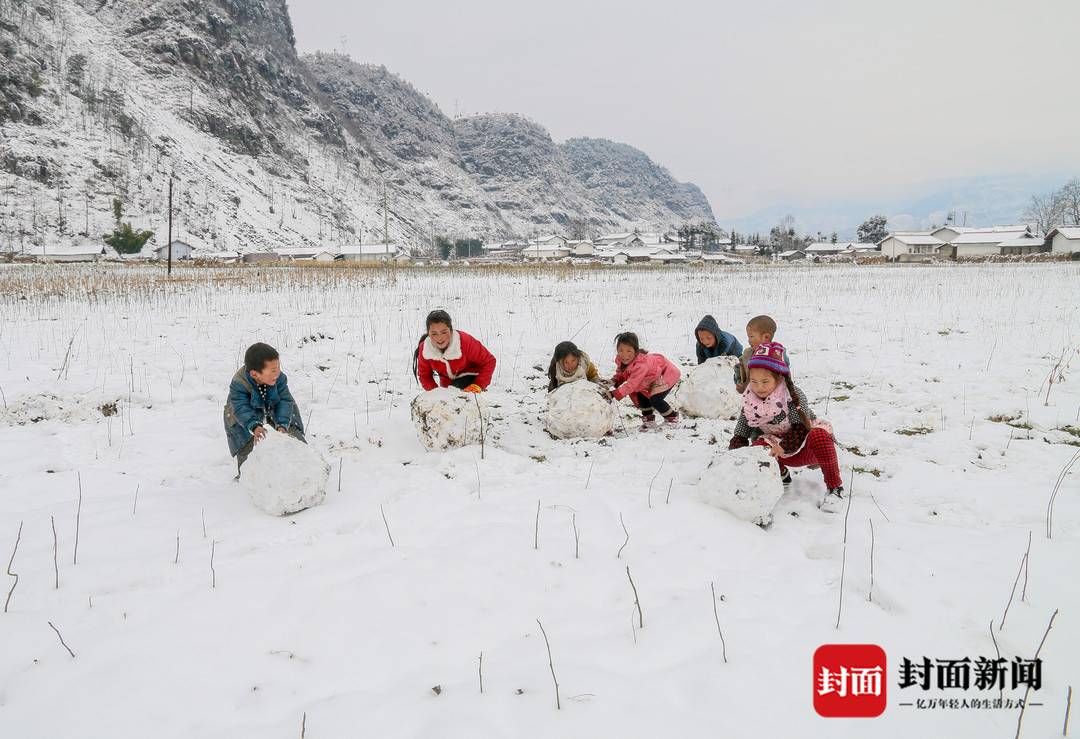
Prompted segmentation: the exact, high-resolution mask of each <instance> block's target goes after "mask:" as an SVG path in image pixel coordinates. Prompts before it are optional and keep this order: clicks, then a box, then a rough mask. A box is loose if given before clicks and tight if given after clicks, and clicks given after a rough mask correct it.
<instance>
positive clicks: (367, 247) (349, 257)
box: [336, 243, 405, 264]
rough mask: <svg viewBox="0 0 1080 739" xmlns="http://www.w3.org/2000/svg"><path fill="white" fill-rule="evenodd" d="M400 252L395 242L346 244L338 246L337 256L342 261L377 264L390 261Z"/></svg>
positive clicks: (401, 251)
mask: <svg viewBox="0 0 1080 739" xmlns="http://www.w3.org/2000/svg"><path fill="white" fill-rule="evenodd" d="M401 253H405V252H404V251H403V250H401V249H399V248H398V246H397V244H394V243H389V244H347V245H345V246H342V247H339V248H338V250H337V257H336V259H339V260H341V261H343V262H360V263H362V264H377V263H379V262H391V261H394V259H395V258H396V257H397V256H398V255H399V254H401Z"/></svg>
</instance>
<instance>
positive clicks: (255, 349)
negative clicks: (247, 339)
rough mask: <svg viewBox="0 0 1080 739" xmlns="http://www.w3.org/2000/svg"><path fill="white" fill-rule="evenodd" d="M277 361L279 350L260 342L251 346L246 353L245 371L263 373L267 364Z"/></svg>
mask: <svg viewBox="0 0 1080 739" xmlns="http://www.w3.org/2000/svg"><path fill="white" fill-rule="evenodd" d="M275 359H279V356H278V351H277V349H275V348H274V347H272V346H270V345H269V344H263V343H262V342H261V341H260V342H259V343H257V344H252V345H251V346H249V347H248V348H247V351H246V352H244V369H246V370H248V371H249V372H262V371H263V367H265V366H266V363H267V362H272V361H274V360H275Z"/></svg>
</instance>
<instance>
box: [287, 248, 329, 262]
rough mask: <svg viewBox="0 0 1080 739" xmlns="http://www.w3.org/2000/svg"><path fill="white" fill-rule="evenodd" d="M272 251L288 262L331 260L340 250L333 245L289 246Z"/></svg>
mask: <svg viewBox="0 0 1080 739" xmlns="http://www.w3.org/2000/svg"><path fill="white" fill-rule="evenodd" d="M274 253H275V254H277V255H278V257H280V258H281V259H283V260H286V261H290V262H332V261H334V260H335V259H337V256H338V254H340V253H341V251H340V249H339V248H338V247H335V246H331V247H325V246H291V247H283V248H281V249H274Z"/></svg>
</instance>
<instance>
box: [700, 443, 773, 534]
mask: <svg viewBox="0 0 1080 739" xmlns="http://www.w3.org/2000/svg"><path fill="white" fill-rule="evenodd" d="M698 490H699V491H700V494H701V498H702V500H704V501H705V502H706V503H708V504H709V505H714V506H716V507H717V508H721V509H723V510H725V511H727V512H728V513H730V514H731V515H733V516H735V518H738V519H740V520H743V521H749V522H750V523H755V524H757V525H759V526H767V525H769V524H770V523H772V511H773V508H775V507H776V504H777V503H778V502H779V501H780V498H781V496H783V494H784V484H783V483H782V482H781V481H780V469H779V467H778V465H777V463H776V460H775V459H773V458H772V457H770V456H769V452H768V451H767V450H766V449H765V448H764V447H753V446H752V447H743V448H742V449H732V450H729V451H724V452H720V453H719V454H717V455H716V456H715V457H713V459H712V461H711V462H709V466H708V468H706V470H705V472H704V474H703V475H702V476H701V480H700V481H699V482H698Z"/></svg>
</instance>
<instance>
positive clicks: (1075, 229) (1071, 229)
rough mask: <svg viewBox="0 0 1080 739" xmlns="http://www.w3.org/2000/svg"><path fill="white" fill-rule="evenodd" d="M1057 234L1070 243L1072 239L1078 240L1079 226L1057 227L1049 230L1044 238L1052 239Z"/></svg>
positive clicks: (1079, 236)
mask: <svg viewBox="0 0 1080 739" xmlns="http://www.w3.org/2000/svg"><path fill="white" fill-rule="evenodd" d="M1057 234H1061V235H1062V236H1064V237H1065V238H1067V239H1069V240H1070V241H1071V240H1073V239H1080V226H1058V227H1056V228H1052V229H1050V232H1049V233H1048V234H1046V237H1047V238H1048V239H1052V238H1053V237H1054V236H1056V235H1057Z"/></svg>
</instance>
